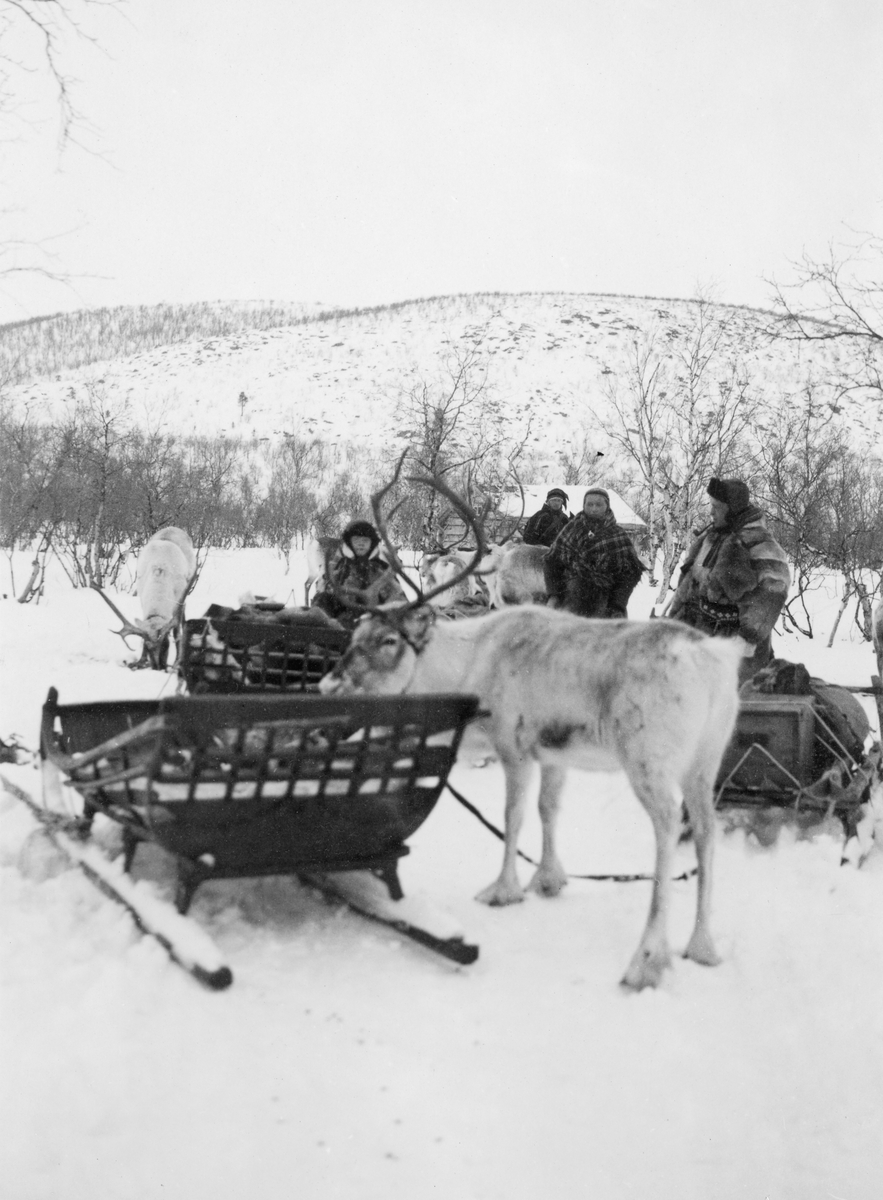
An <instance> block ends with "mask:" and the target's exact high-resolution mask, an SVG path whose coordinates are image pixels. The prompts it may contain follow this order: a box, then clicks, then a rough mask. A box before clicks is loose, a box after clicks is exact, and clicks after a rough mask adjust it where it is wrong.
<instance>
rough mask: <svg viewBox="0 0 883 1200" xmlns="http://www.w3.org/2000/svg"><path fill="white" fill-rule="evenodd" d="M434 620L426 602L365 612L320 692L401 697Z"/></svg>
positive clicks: (324, 693) (427, 638)
mask: <svg viewBox="0 0 883 1200" xmlns="http://www.w3.org/2000/svg"><path fill="white" fill-rule="evenodd" d="M434 622H435V611H434V610H433V609H432V608H431V607H430V606H429V605H427V604H421V605H417V606H415V605H411V604H397V605H391V606H390V607H389V608H387V609H385V610H382V609H377V610H375V611H374V612H371V613H368V614H366V615H365V616H364V617H362V619H361V620H360V621H359V623H358V624H357V625H356V628H355V630H354V632H353V636H352V640H351V641H350V644H349V646H348V647H347V649H346V651H345V653H344V654H343V656H342V657H341V659H340V660H339V662H338V663H337V664H336V665H335V666H334V667H333V669H332V670H331V671H330V672H329V674H328V675H326V676H325V678H324V679H323V680H322V681H321V682H320V684H319V691H320V692H322V694H323V695H325V696H331V695H335V694H336V695H342V696H347V695H362V694H371V695H375V696H376V695H381V696H384V695H385V696H397V695H400V694H401V693H402V692H404V691H406V690H407V688H408V685H409V683H410V682H411V680H412V678H413V676H414V669H415V667H416V665H417V657H418V655H419V654H420V653H421V651H422V650H423V648H424V647H425V646H426V644H427V642H428V641H429V638H430V636H431V634H432V628H433V624H434Z"/></svg>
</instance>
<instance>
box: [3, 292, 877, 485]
mask: <svg viewBox="0 0 883 1200" xmlns="http://www.w3.org/2000/svg"><path fill="white" fill-rule="evenodd" d="M123 311H124V312H127V311H129V310H123ZM707 311H708V313H709V314H710V315H711V316H712V317H713V319H714V320H715V321H720V322H723V325H724V332H723V336H722V338H721V341H720V346H719V349H718V362H719V363H720V364H733V365H737V366H738V370H739V377H740V378H741V379H744V380H747V381H748V382H749V384H750V386H751V388H752V389H753V390H755V391H756V392H758V393H759V394H761V395H762V396H763V397H764V398H765V399H766V401H767V402H768V403H769V404H770V405H771V406H772V407H774V408H778V407H780V406H781V404H782V403H783V402H785V399H786V397H788V396H790V395H793V394H795V393H796V392H798V391H799V390H800V388H801V387H802V386H803V384H804V383H805V382H806V381H807V379H808V378H810V377H812V378H815V379H817V380H821V379H824V378H825V377H826V376H827V375H828V373H829V372H830V371H832V370H836V368H837V366H838V362H839V361H840V359H839V358H838V356H843V361H846V360H847V359H848V357H849V355H850V353H851V351H850V350H849V348H848V347H847V346H845V345H840V344H830V343H826V344H812V345H801V344H799V343H794V342H785V341H781V340H776V339H773V338H771V336H770V333H769V331H770V328H771V325H772V317H771V314H770V313H768V312H764V311H761V310H757V309H747V308H735V307H729V306H726V305H712V306H710V308H709V309H708V310H707ZM147 312H149V310H145V314H146V313H147ZM698 312H699V308H698V305H697V304H696V303H695V302H688V301H682V300H654V299H646V298H636V297H625V296H600V295H582V294H559V293H549V294H521V295H504V294H483V295H472V296H454V297H442V298H437V299H431V300H415V301H411V302H406V303H402V304H397V305H392V306H388V307H385V308H380V309H372V310H360V311H355V312H330V313H328V312H324V313H316V312H311V311H310V310H306V311H304V312H303V314H302V315H299V317H298V319H297V320H296V322H295V323H292V324H288V325H280V326H277V327H272V328H259V329H247V328H244V329H243V330H241V331H239V332H237V333H235V334H229V335H226V336H214V337H198V336H197V337H192V338H190V339H188V340H186V341H183V342H181V341H176V342H169V343H168V344H165V345H156V346H153V347H152V348H151V349H147V350H143V351H141V352H139V353H135V354H129V355H125V356H122V357H115V358H113V359H112V360H111V361H108V362H104V363H92V364H91V365H89V366H86V367H80V368H77V369H65V370H62V371H58V372H56V373H55V374H54V375H53V376H52V377H51V378H46V377H36V376H33V377H32V378H30V379H29V380H28V381H27V382H23V383H20V384H18V385H17V386H15V387H14V388H10V389H7V392H8V394H10V395H11V396H12V397H14V398H17V399H19V400H22V401H27V402H29V403H30V404H31V405H32V410H33V411H35V412H42V413H46V414H49V413H53V414H58V413H59V411H60V410H61V409H62V408H63V406H64V405H65V403H66V402H67V401H69V400H70V398H71V397H72V396H73V395H74V394H76V393H77V392H82V391H83V389H84V387H85V384H86V383H87V381H92V382H93V383H95V384H96V385H97V386H98V387H99V388H100V394H101V395H102V396H103V397H105V398H107V399H108V400H109V401H111V402H114V403H122V402H126V403H128V404H129V405H130V406H131V412H132V414H133V416H134V418H135V419H136V420H140V421H142V422H145V423H149V424H150V425H151V426H152V427H153V428H156V427H157V426H158V425H160V426H164V427H165V428H166V429H168V430H169V431H176V430H177V431H182V432H188V433H191V432H193V431H194V429H196V430H198V431H200V432H202V433H206V434H209V433H224V434H226V435H228V436H229V435H237V436H242V437H245V438H247V439H268V440H277V439H280V438H281V437H282V436H283V435H285V434H298V435H300V436H309V435H316V436H320V437H321V438H323V440H327V441H329V442H345V441H352V440H358V441H359V442H360V443H362V444H363V445H366V446H370V447H374V448H380V447H390V446H395V445H396V444H397V441H400V440H403V439H405V438H407V437H408V435H409V430H408V428H407V422H406V421H404V420H403V418H402V414H401V411H400V408H399V401H400V398H401V396H402V394H403V393H405V392H407V391H408V390H409V389H410V388H411V387H413V386H414V385H415V384H418V383H426V382H430V383H431V382H434V381H437V380H444V379H445V378H446V377H447V378H448V379H449V378H450V375H449V373H448V372H449V368H450V363H451V361H452V359H453V357H455V356H457V355H459V356H461V358H462V355H463V354H464V352H467V351H469V352H474V353H475V354H476V356H477V358H478V360H479V361H480V362H481V363H482V365H483V366H486V367H487V371H488V375H487V386H486V389H485V393H484V405H485V411H486V415H487V417H488V419H489V422H490V426H491V428H492V429H494V430H495V431H496V432H498V433H502V434H505V435H506V436H507V437H508V438H510V439H514V438H520V437H524V436H525V435H527V445H528V447H529V448H530V449H531V450H532V451H533V452H534V454H535V456H536V457H537V458H538V459H539V460H540V461H549V462H550V463H553V462H554V461H555V458H556V455H557V454H558V453H559V452H560V451H562V450H567V449H569V448H572V447H574V446H576V445H578V444H582V443H583V442H584V439H585V438H586V436H588V437H589V438H590V439H592V440H593V442H594V443H595V444H596V445H597V446H599V447H603V445H604V442H605V439H604V435H603V434H602V432H601V431H600V429H599V428H598V423H597V417H598V416H599V415H601V414H603V413H605V412H606V411H607V410H608V401H607V389H608V387H609V385H610V383H611V382H612V381H616V380H620V381H621V380H622V379H623V378H624V375H625V371H626V366H627V363H628V361H629V358H630V356H631V357H632V358H633V357H634V353H635V344H636V343H637V344H638V346H639V347H647V346H649V345H650V344H651V342H652V344H653V346H654V347H655V349H656V350H657V351H658V352H659V353H665V352H666V350H667V349H670V350H671V351H672V352H674V351H677V350H678V349H679V348H682V347H684V346H685V345H686V344H687V343H688V342H689V339H690V336H691V331H692V330H694V329H695V323H696V320H697V315H698ZM144 319H145V321H146V320H147V316H146V315H145V318H144ZM2 341H3V338H2V331H0V346H2ZM716 370H718V371H719V373H720V375H721V377H722V376H723V373H724V367H723V365H721V366H719V367H717V368H716ZM841 416H842V419H843V420H845V421H846V422H847V424H848V425H849V426H850V427H851V428H852V429H853V431H854V433H855V434H856V435H857V438H858V440H860V441H861V442H862V443H863V444H864V445H868V444H873V443H874V441H875V440H880V439H883V410H880V408H879V406H876V407H875V408H871V407H869V406H867V405H866V404H863V402H862V400H861V398H860V397H859V396H856V397H853V398H851V399H847V400H844V401H843V407H842V413H841Z"/></svg>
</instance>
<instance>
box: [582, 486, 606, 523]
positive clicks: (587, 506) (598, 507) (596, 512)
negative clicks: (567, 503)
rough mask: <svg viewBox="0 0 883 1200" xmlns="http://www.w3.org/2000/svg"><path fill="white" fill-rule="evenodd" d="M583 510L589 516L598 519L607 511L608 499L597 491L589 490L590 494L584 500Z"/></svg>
mask: <svg viewBox="0 0 883 1200" xmlns="http://www.w3.org/2000/svg"><path fill="white" fill-rule="evenodd" d="M583 512H584V513H585V514H586V516H587V517H593V518H595V519H596V520H597V519H599V518H600V517H603V516H604V514H605V513H606V512H607V501H606V500H605V499H604V497H603V496H599V495H598V493H597V492H589V494H588V496H586V498H585V500H583Z"/></svg>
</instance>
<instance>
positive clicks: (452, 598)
mask: <svg viewBox="0 0 883 1200" xmlns="http://www.w3.org/2000/svg"><path fill="white" fill-rule="evenodd" d="M468 561H469V553H468V551H465V550H448V551H446V552H443V553H438V554H425V555H424V556H423V558H422V559H421V561H420V567H419V569H418V573H419V576H420V583H421V586H422V588H423V589H425V590H426V591H431V592H432V593H433V600H432V604H433V606H434V607H435V608H437V609H439V611H440V612H441V613H442V614H443V615H448V614H449V613H450V611H451V610H452V609H453V608H455V607H456V606H457V605H458V604H462V602H463V601H464V600H465V601H467V602H472V601H475V600H478V599H481V598H482V597H484V596H485V595H486V592H487V589H486V588H485V587H484V586H483V584H484V581H483V579H482V578H481V577H480V576H479V575H478V574H468V575H466V576H465V578H464V576H463V568H464V567H465V566H466V564H467V563H468Z"/></svg>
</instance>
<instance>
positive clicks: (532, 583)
mask: <svg viewBox="0 0 883 1200" xmlns="http://www.w3.org/2000/svg"><path fill="white" fill-rule="evenodd" d="M548 553H549V547H548V546H525V545H523V544H519V545H513V544H512V543H511V542H506V543H504V544H503V545H500V546H496V545H495V546H490V547H489V549H488V553H487V554H486V555H485V557H484V558H483V559H482V560H481V562H480V563H479V565H478V573H479V574H480V575H481V577H482V579H484V581H485V585H486V586H487V590H488V596H489V598H490V606H491V608H507V607H510V606H511V605H515V604H545V602H546V597H547V595H548V593H547V591H546V580H545V577H544V575H543V563H544V562H545V561H546V555H547V554H548Z"/></svg>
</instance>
